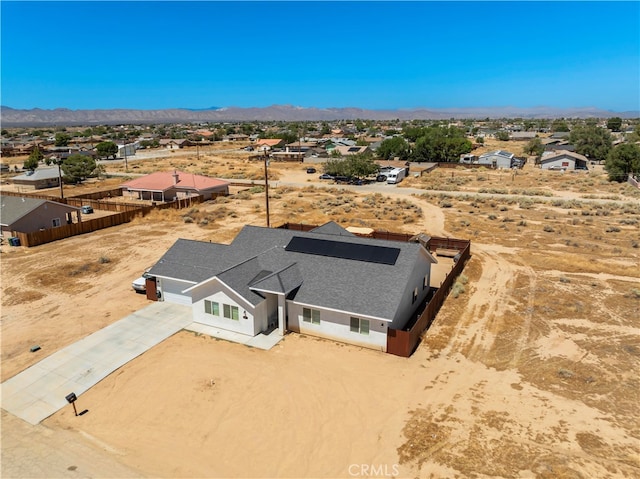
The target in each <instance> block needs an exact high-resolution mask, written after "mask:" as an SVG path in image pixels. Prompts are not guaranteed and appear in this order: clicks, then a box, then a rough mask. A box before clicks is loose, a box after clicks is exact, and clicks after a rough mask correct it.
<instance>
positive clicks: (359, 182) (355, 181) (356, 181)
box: [349, 178, 364, 186]
mask: <svg viewBox="0 0 640 479" xmlns="http://www.w3.org/2000/svg"><path fill="white" fill-rule="evenodd" d="M349 184H350V185H357V186H360V185H362V184H364V183H363V181H362V180H361V179H360V178H351V179H350V180H349Z"/></svg>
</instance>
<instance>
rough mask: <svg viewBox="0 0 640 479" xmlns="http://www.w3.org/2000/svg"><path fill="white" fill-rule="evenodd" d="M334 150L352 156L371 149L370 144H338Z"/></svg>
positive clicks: (341, 154) (342, 154)
mask: <svg viewBox="0 0 640 479" xmlns="http://www.w3.org/2000/svg"><path fill="white" fill-rule="evenodd" d="M333 151H337V152H338V153H339V154H340V156H351V155H358V154H361V153H365V152H367V151H371V150H370V149H369V147H368V146H336V147H335V148H334V149H333Z"/></svg>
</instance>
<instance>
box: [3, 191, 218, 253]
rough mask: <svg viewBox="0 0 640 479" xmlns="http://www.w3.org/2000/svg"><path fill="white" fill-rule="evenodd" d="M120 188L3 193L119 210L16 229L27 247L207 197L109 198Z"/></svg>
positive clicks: (105, 209)
mask: <svg viewBox="0 0 640 479" xmlns="http://www.w3.org/2000/svg"><path fill="white" fill-rule="evenodd" d="M118 191H119V192H121V191H122V190H120V189H117V190H107V191H104V192H98V193H90V194H89V195H79V196H74V197H70V198H59V197H56V196H49V195H38V194H31V193H17V192H11V191H7V192H5V191H3V192H2V194H3V195H7V196H18V197H29V198H35V199H43V200H49V201H55V202H57V203H62V204H66V205H69V206H74V207H81V206H91V207H92V208H93V209H95V210H102V211H114V212H116V214H112V215H109V216H104V217H101V218H95V219H85V218H87V215H84V216H83V221H81V222H79V223H73V224H68V225H61V226H58V227H55V228H51V229H47V230H43V231H33V232H31V233H23V232H19V231H14V232H13V233H12V234H13V235H14V236H16V237H18V238H20V245H21V246H27V247H30V246H38V245H41V244H45V243H50V242H52V241H56V240H60V239H64V238H68V237H70V236H75V235H80V234H84V233H90V232H92V231H97V230H100V229H104V228H110V227H112V226H117V225H120V224H123V223H128V222H129V221H131V220H132V219H133V218H135V217H136V216H146V215H147V214H149V213H150V212H151V211H152V210H154V209H167V208H175V209H181V208H187V207H190V206H192V205H194V204H198V203H202V202H203V201H204V197H203V196H202V195H198V196H190V197H187V198H179V199H176V200H175V201H172V202H169V203H159V204H151V205H148V204H136V203H122V202H118V201H109V200H108V198H112V197H115V196H120V195H117V194H116V192H118ZM87 196H89V197H87ZM218 196H224V194H214V195H213V196H212V198H216V197H218ZM97 198H103V199H97Z"/></svg>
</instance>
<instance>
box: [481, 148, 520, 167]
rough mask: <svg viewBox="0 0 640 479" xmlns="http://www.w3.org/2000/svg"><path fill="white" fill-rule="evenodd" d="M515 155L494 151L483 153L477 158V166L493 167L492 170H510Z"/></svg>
mask: <svg viewBox="0 0 640 479" xmlns="http://www.w3.org/2000/svg"><path fill="white" fill-rule="evenodd" d="M514 158H515V155H514V154H513V153H509V152H508V151H504V150H495V151H489V152H487V153H484V154H482V155H480V156H479V157H478V161H477V163H478V164H479V165H488V166H493V167H494V168H511V167H512V166H513V160H514Z"/></svg>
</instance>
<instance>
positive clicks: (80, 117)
mask: <svg viewBox="0 0 640 479" xmlns="http://www.w3.org/2000/svg"><path fill="white" fill-rule="evenodd" d="M614 116H619V117H622V118H637V117H640V112H639V111H624V112H614V111H609V110H601V109H598V108H595V107H584V108H554V107H545V106H541V107H534V108H519V107H512V106H507V107H486V108H484V107H478V108H445V109H426V108H416V109H398V110H367V109H362V108H355V107H347V108H314V107H310V108H305V107H299V106H292V105H272V106H268V107H250V108H240V107H233V106H231V107H211V108H205V109H194V108H172V109H160V110H134V109H102V110H70V109H67V108H55V109H51V110H47V109H40V108H33V109H30V110H19V109H14V108H10V107H8V106H2V107H0V121H1V123H2V127H4V128H6V127H18V126H23V127H36V126H58V125H68V126H72V125H107V124H143V123H188V122H234V121H332V120H356V119H362V120H394V119H399V120H446V119H450V118H456V119H485V118H527V119H536V118H610V117H614Z"/></svg>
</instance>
